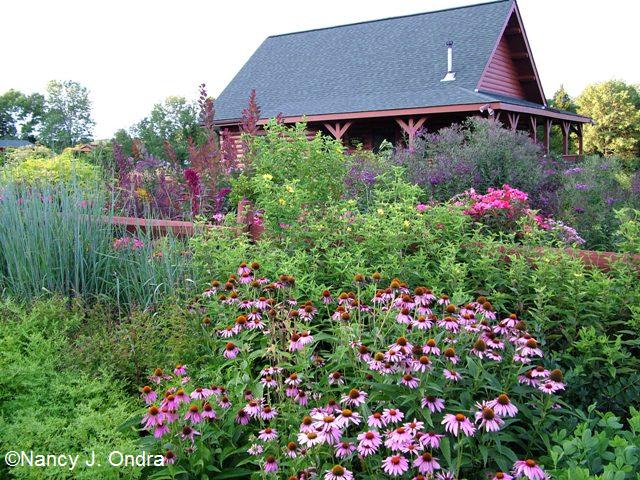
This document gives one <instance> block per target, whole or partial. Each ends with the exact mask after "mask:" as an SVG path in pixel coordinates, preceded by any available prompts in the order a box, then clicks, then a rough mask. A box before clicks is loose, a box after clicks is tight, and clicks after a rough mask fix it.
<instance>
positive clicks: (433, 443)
mask: <svg viewBox="0 0 640 480" xmlns="http://www.w3.org/2000/svg"><path fill="white" fill-rule="evenodd" d="M441 438H444V435H442V434H439V433H436V432H427V433H425V434H424V435H422V436H421V437H420V443H421V444H422V445H424V446H425V447H427V448H431V449H433V450H435V449H437V448H440V439H441Z"/></svg>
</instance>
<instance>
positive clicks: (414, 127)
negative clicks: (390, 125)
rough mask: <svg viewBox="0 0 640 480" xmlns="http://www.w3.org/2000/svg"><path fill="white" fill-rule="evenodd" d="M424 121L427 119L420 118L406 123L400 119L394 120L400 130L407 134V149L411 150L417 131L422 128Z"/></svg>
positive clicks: (411, 119)
mask: <svg viewBox="0 0 640 480" xmlns="http://www.w3.org/2000/svg"><path fill="white" fill-rule="evenodd" d="M426 119H427V117H420V118H418V119H417V120H414V119H413V118H410V119H409V120H408V122H405V121H404V120H402V119H401V118H396V122H397V123H398V125H400V128H401V129H402V130H403V131H404V132H405V133H406V134H407V137H408V138H409V142H408V143H409V148H411V149H412V148H413V145H414V140H415V137H416V133H417V132H418V130H420V128H422V125H423V124H424V122H425V120H426Z"/></svg>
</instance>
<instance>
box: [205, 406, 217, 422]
mask: <svg viewBox="0 0 640 480" xmlns="http://www.w3.org/2000/svg"><path fill="white" fill-rule="evenodd" d="M202 418H208V419H210V420H214V419H215V418H216V411H215V410H214V409H213V407H212V406H211V404H210V403H209V402H206V403H205V404H204V405H203V406H202Z"/></svg>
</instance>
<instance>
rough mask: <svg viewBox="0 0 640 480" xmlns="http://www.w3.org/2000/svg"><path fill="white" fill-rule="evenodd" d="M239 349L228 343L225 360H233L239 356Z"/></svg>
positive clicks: (225, 348)
mask: <svg viewBox="0 0 640 480" xmlns="http://www.w3.org/2000/svg"><path fill="white" fill-rule="evenodd" d="M238 351H239V350H238V347H236V345H235V344H234V343H232V342H227V344H226V345H225V347H224V358H227V359H232V358H236V357H237V356H238Z"/></svg>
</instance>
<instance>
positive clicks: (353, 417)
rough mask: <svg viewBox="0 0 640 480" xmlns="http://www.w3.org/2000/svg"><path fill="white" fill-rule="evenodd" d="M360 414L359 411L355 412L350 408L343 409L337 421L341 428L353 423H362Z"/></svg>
mask: <svg viewBox="0 0 640 480" xmlns="http://www.w3.org/2000/svg"><path fill="white" fill-rule="evenodd" d="M361 421H362V420H361V418H360V414H359V413H358V412H354V411H352V410H350V409H348V408H344V409H342V411H341V412H340V415H338V417H337V418H336V423H337V424H338V427H339V428H345V427H348V426H349V425H350V424H351V425H360V422H361Z"/></svg>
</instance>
